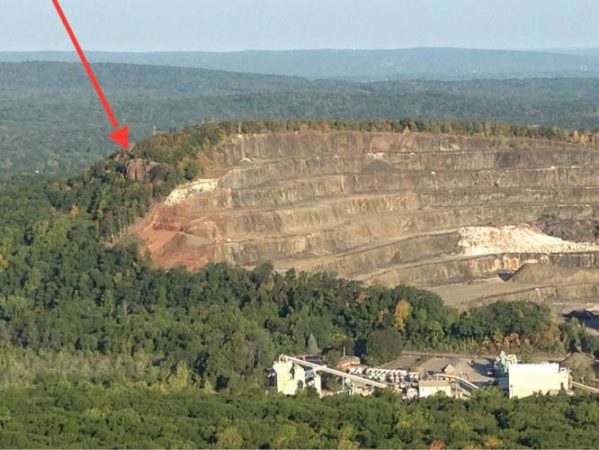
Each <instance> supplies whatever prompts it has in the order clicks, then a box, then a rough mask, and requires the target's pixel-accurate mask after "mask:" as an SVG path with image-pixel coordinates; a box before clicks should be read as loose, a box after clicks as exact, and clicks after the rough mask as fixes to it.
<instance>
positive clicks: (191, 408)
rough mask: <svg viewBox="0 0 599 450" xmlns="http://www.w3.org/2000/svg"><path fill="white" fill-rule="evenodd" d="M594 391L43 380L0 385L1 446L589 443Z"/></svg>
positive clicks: (593, 442)
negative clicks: (467, 394)
mask: <svg viewBox="0 0 599 450" xmlns="http://www.w3.org/2000/svg"><path fill="white" fill-rule="evenodd" d="M598 409H599V399H598V398H597V397H584V396H576V397H567V396H563V395H562V396H557V397H530V398H526V399H522V400H508V399H506V398H505V397H504V396H503V394H502V393H501V392H499V391H498V390H495V389H490V390H482V391H477V392H476V393H475V394H474V395H473V397H472V398H471V399H470V400H469V401H468V402H464V401H456V400H451V399H447V398H443V397H438V398H428V399H424V400H417V401H410V402H408V401H404V400H402V399H401V398H399V397H396V396H394V395H392V394H388V393H383V394H380V395H378V396H376V397H371V398H363V397H359V396H354V397H348V396H336V397H330V398H327V399H324V400H320V399H318V398H315V397H311V396H309V395H302V396H299V397H296V398H285V397H281V396H277V395H272V394H263V393H260V392H246V393H244V394H243V395H224V394H223V395H210V394H206V393H202V392H200V391H198V390H196V389H187V388H184V387H181V388H179V389H173V390H171V391H169V392H160V391H157V390H149V389H145V388H140V387H126V388H125V387H123V386H121V385H112V386H107V387H103V386H101V385H92V384H90V383H86V382H79V383H69V382H65V381H60V380H55V379H47V380H45V381H44V382H42V383H40V385H38V386H36V387H34V388H30V389H8V390H3V391H0V447H3V448H65V447H68V448H70V447H73V448H108V447H110V448H233V449H234V448H343V449H352V448H422V449H428V448H433V449H443V448H465V449H477V448H478V449H480V448H484V449H498V448H596V446H597V442H599V426H598V425H599V419H598V418H597V410H598Z"/></svg>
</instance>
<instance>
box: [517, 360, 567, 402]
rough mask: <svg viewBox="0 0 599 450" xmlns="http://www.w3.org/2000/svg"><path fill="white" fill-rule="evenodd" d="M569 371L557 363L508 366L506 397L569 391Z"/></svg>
mask: <svg viewBox="0 0 599 450" xmlns="http://www.w3.org/2000/svg"><path fill="white" fill-rule="evenodd" d="M571 384H572V380H571V376H570V371H569V370H568V369H566V368H561V367H560V365H559V364H557V363H542V364H510V366H509V367H508V395H509V397H510V398H514V397H518V398H522V397H528V396H530V395H534V394H537V393H538V394H543V395H546V394H557V393H559V392H565V391H570V390H571V388H572V386H571Z"/></svg>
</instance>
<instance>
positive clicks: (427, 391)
mask: <svg viewBox="0 0 599 450" xmlns="http://www.w3.org/2000/svg"><path fill="white" fill-rule="evenodd" d="M439 392H443V393H444V394H445V395H446V396H447V397H452V389H451V384H450V383H449V381H447V380H420V381H419V382H418V397H419V398H426V397H432V396H434V395H437V394H438V393H439Z"/></svg>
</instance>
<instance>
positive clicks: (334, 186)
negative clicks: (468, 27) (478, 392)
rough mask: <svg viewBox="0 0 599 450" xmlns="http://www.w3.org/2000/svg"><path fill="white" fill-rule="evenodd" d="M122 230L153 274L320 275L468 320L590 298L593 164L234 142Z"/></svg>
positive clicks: (439, 147)
mask: <svg viewBox="0 0 599 450" xmlns="http://www.w3.org/2000/svg"><path fill="white" fill-rule="evenodd" d="M207 160H208V163H207V164H206V165H205V167H204V171H203V173H202V175H201V177H200V178H198V179H197V180H195V181H193V182H191V183H189V184H188V185H182V186H179V188H178V189H176V190H175V191H173V192H172V193H171V194H170V195H169V196H168V197H167V198H166V200H165V201H163V202H162V203H159V204H156V205H154V207H153V209H152V210H151V212H150V213H149V214H148V215H147V216H146V217H145V218H144V219H143V220H141V221H139V222H138V223H136V224H135V225H134V227H133V231H134V232H135V234H136V235H137V236H139V238H140V239H141V241H142V242H143V248H144V250H145V251H147V252H149V254H150V255H151V257H152V258H153V260H154V261H155V263H156V264H157V265H159V266H160V267H163V268H166V269H169V268H173V267H176V266H180V265H182V266H185V267H187V268H189V269H190V270H198V269H200V268H202V267H203V266H205V265H207V264H209V263H216V262H227V263H230V264H235V265H240V266H243V267H248V268H252V267H255V266H256V265H258V264H260V263H263V262H270V263H272V264H273V266H274V267H275V268H276V269H277V270H281V271H284V270H288V269H295V270H297V271H310V272H323V271H324V272H332V273H336V274H338V275H339V276H342V277H346V278H351V279H355V280H359V281H362V282H364V283H366V284H382V285H386V286H394V285H397V284H407V285H414V286H417V287H421V288H426V289H428V290H431V291H433V292H436V293H437V294H439V295H440V296H441V297H442V298H443V299H444V300H445V302H447V303H448V304H450V305H453V306H456V307H458V308H468V307H471V306H474V305H480V304H483V303H487V302H492V301H496V300H500V299H507V300H531V301H542V302H549V303H550V304H552V305H563V303H564V302H576V303H578V304H585V303H592V302H595V301H596V300H597V298H598V296H599V261H598V260H597V256H598V255H599V243H598V242H596V239H595V227H596V220H595V219H596V217H597V206H598V205H599V179H598V178H597V175H596V170H597V167H598V166H599V150H596V149H594V148H591V147H589V146H583V145H578V144H571V143H565V142H560V141H555V140H541V139H535V140H532V139H524V138H499V137H497V138H487V137H481V136H456V135H448V134H438V135H437V134H435V135H433V134H427V133H414V132H404V133H391V132H388V133H387V132H357V131H330V132H321V131H306V132H279V133H275V132H273V133H267V134H257V135H239V136H237V137H236V138H234V139H231V140H230V141H228V142H227V143H226V144H224V145H222V146H220V147H219V148H215V149H213V150H212V151H211V152H210V154H209V155H208V157H207Z"/></svg>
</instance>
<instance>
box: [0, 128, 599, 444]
mask: <svg viewBox="0 0 599 450" xmlns="http://www.w3.org/2000/svg"><path fill="white" fill-rule="evenodd" d="M326 128H328V129H351V128H354V129H370V130H388V131H395V132H403V131H404V130H405V129H406V128H408V129H413V130H420V131H429V132H437V133H442V132H463V133H468V134H481V133H482V134H489V135H495V136H505V137H511V138H515V137H518V136H532V137H539V138H541V137H542V138H546V139H557V140H576V141H582V142H585V143H587V144H588V145H594V143H593V136H592V135H588V136H587V135H584V134H581V133H578V132H576V133H572V132H569V131H567V130H560V129H554V128H539V127H524V126H508V125H493V124H485V123H457V122H455V123H452V122H447V123H436V122H424V121H410V120H407V121H401V122H400V121H398V122H362V123H347V122H302V121H291V122H284V121H279V122H246V123H223V124H208V125H204V126H199V127H190V128H188V129H186V130H184V131H181V132H178V133H175V134H168V135H167V134H160V135H157V136H155V137H153V138H152V139H150V140H147V141H145V142H143V143H140V144H139V145H138V148H137V149H136V151H135V155H136V156H135V157H138V158H146V159H151V160H153V161H155V162H158V163H160V165H159V166H157V167H160V169H159V170H156V171H155V172H154V173H151V175H150V177H148V178H147V179H144V180H141V181H130V180H129V179H128V178H127V177H126V176H125V168H124V165H125V161H124V160H123V159H122V158H121V157H111V158H107V159H104V160H102V161H100V162H99V163H96V164H95V165H94V166H93V167H91V168H90V169H88V170H86V171H83V172H81V173H80V174H79V175H76V176H73V177H70V178H67V179H53V180H47V181H44V180H40V181H37V182H33V183H32V182H26V181H23V180H20V181H19V180H13V181H11V182H7V183H5V185H4V186H3V188H2V189H1V190H0V216H1V217H2V220H1V221H0V386H1V387H2V390H1V391H0V446H3V447H16V446H18V447H104V446H108V445H110V446H122V447H152V446H165V447H166V446H169V447H171V446H172V447H212V446H214V447H221V448H234V447H264V448H272V447H290V448H292V447H295V448H297V447H326V448H330V447H337V446H341V447H343V448H352V447H353V448H356V447H357V446H361V447H381V446H382V447H409V448H414V447H418V448H422V447H429V446H433V445H437V446H438V448H441V447H442V446H444V445H449V446H456V447H471V448H480V447H481V446H485V447H486V448H498V447H502V446H508V447H530V448H536V447H539V446H548V447H563V446H580V447H592V444H593V442H595V443H596V442H598V441H597V439H599V437H598V436H597V429H599V428H598V427H597V425H598V424H599V415H598V414H599V408H598V405H597V399H596V398H590V397H585V396H576V397H574V398H567V397H556V398H547V399H545V398H531V399H527V400H522V401H513V400H507V399H504V398H502V397H501V396H500V395H499V394H498V393H496V392H495V391H493V390H491V391H488V392H484V393H481V394H480V395H481V397H480V398H475V399H474V400H472V401H471V402H460V401H454V400H448V399H431V400H427V401H426V402H417V403H404V402H403V401H402V400H401V399H399V398H396V397H394V396H393V395H391V394H383V395H381V396H379V397H377V398H372V399H361V398H351V399H348V398H345V397H343V398H332V399H327V400H324V401H323V400H320V399H318V398H315V397H312V396H310V395H306V396H303V397H300V398H298V399H284V398H280V397H278V396H276V395H274V393H273V392H271V391H270V390H269V389H268V388H267V387H265V381H266V374H267V369H268V368H269V367H270V365H271V364H272V362H273V360H274V358H276V356H277V355H278V354H280V353H283V352H287V353H291V354H300V353H304V352H306V351H307V342H308V340H309V338H310V336H311V335H313V336H314V338H315V339H316V342H317V343H318V347H319V348H320V349H321V351H322V353H323V355H324V356H326V358H327V360H328V361H329V362H331V363H334V361H335V360H336V359H337V358H338V357H339V356H340V355H341V354H342V353H344V352H345V353H348V354H355V355H358V356H360V357H361V358H362V359H363V360H365V361H366V362H368V363H370V364H379V363H383V362H385V361H388V360H390V359H392V358H394V357H395V356H396V355H397V354H398V353H399V352H400V351H401V350H403V349H419V350H428V349H430V350H451V351H470V352H483V351H492V352H498V351H499V350H501V349H505V350H509V351H514V352H518V353H520V354H523V355H527V354H532V353H534V352H538V351H543V352H547V353H553V354H564V353H566V352H584V353H588V354H593V355H595V356H599V337H597V336H591V335H589V334H587V333H586V332H585V331H584V329H583V328H582V327H580V326H579V325H578V324H577V323H576V322H571V323H569V324H566V325H558V324H557V323H556V322H555V321H554V320H553V318H552V315H551V313H550V311H549V309H548V307H546V306H544V305H539V304H534V303H526V302H498V303H494V304H490V305H487V306H482V307H479V308H475V309H471V310H470V311H467V312H459V311H457V310H454V309H452V308H449V307H447V306H445V305H444V304H443V301H442V299H441V298H439V297H438V296H437V295H435V294H432V293H430V292H426V291H423V290H419V289H415V288H412V287H409V286H397V287H395V288H392V289H389V288H384V287H380V286H372V287H366V286H363V285H362V284H360V283H358V282H355V281H350V280H344V279H339V278H337V277H336V276H335V275H334V274H306V273H297V272H295V271H293V270H291V271H289V272H286V273H278V272H275V271H273V269H272V266H271V265H269V264H268V263H264V264H262V265H260V266H258V267H257V268H255V269H254V270H252V271H247V270H245V269H241V268H236V267H229V266H226V265H210V266H207V267H206V268H204V269H203V270H201V271H199V272H197V273H190V272H188V271H187V270H185V269H182V268H177V269H173V270H170V271H163V270H159V269H157V268H155V267H153V265H152V263H151V261H150V260H149V258H148V257H147V256H145V255H142V254H140V252H139V250H138V248H137V246H136V244H135V243H134V242H127V240H124V239H121V232H122V231H123V230H124V229H125V227H126V226H127V225H129V224H131V223H132V222H133V221H134V220H135V219H136V218H137V217H140V216H142V215H143V214H144V213H145V212H147V210H148V208H149V207H150V205H151V203H152V202H153V201H155V200H156V199H159V198H162V197H163V196H165V195H166V194H168V193H169V192H170V190H171V189H172V188H173V187H174V186H176V185H177V184H178V183H179V182H181V181H183V180H185V179H188V178H193V177H194V176H195V175H196V174H198V173H201V170H202V167H201V164H200V163H199V160H200V159H199V156H201V155H202V153H204V152H209V151H213V149H214V148H216V147H217V146H218V145H222V144H223V143H225V142H226V141H227V139H228V137H229V136H231V135H233V134H236V133H239V132H243V133H255V132H259V131H268V130H271V131H272V130H298V131H300V130H307V129H326ZM541 409H542V410H543V412H544V413H543V415H540V414H539V411H540V410H541ZM215 411H218V412H219V413H218V414H215ZM541 417H543V419H542V420H541ZM547 421H551V423H552V424H554V425H555V426H554V427H552V428H549V427H547V423H548V422H547ZM580 430H586V431H584V432H582V433H581V432H580Z"/></svg>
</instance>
